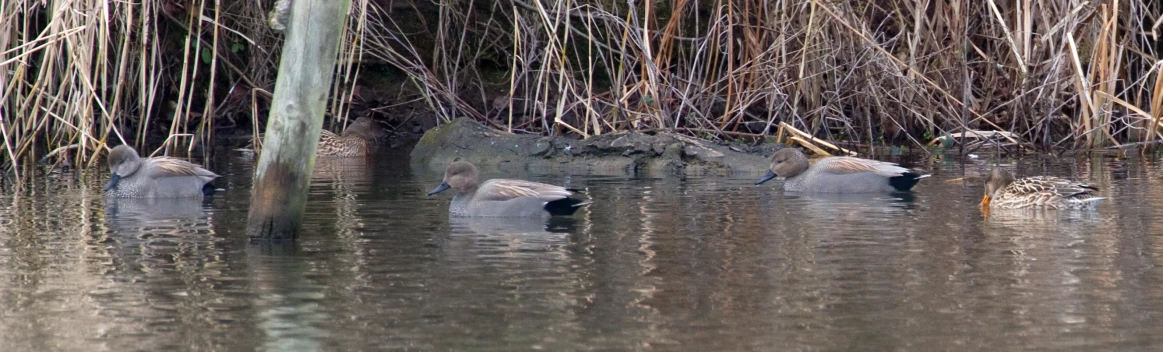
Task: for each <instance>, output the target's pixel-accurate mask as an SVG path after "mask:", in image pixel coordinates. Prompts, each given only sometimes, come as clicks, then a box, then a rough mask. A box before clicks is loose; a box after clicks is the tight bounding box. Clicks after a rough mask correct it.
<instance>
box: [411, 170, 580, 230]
mask: <svg viewBox="0 0 1163 352" xmlns="http://www.w3.org/2000/svg"><path fill="white" fill-rule="evenodd" d="M479 174H480V171H479V170H477V167H476V166H475V165H473V164H472V163H470V162H466V161H456V162H453V163H452V164H449V165H448V168H447V169H445V171H444V180H443V182H441V183H440V185H439V186H437V187H436V188H434V189H432V191H429V192H428V195H429V196H432V195H435V194H438V193H440V192H444V191H446V190H448V189H454V190H456V195H455V196H453V197H452V203H451V204H450V205H449V206H448V212H449V215H451V216H453V217H551V216H565V215H573V213H575V212H577V210H578V209H579V208H581V207H582V206H586V205H589V203H588V202H585V201H582V200H580V199H577V198H573V197H571V196H572V195H573V192H574V190H571V189H567V188H565V187H561V186H555V185H550V184H545V183H540V182H532V181H524V180H512V179H491V180H488V181H485V182H484V183H480V181H479V178H478V177H479Z"/></svg>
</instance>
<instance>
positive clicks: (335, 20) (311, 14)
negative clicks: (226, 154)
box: [247, 0, 351, 239]
mask: <svg viewBox="0 0 1163 352" xmlns="http://www.w3.org/2000/svg"><path fill="white" fill-rule="evenodd" d="M350 6H351V1H350V0H327V1H315V0H295V1H294V2H293V3H292V5H291V14H290V15H291V17H290V21H289V23H288V24H287V31H286V42H285V43H284V44H283V57H282V60H281V61H280V62H279V76H278V78H277V80H276V81H275V94H274V101H273V102H272V104H271V112H270V117H268V118H267V131H266V136H265V137H264V140H263V146H262V155H261V156H260V157H259V160H258V167H257V168H256V169H255V174H254V180H255V183H254V190H253V194H252V195H251V203H250V213H249V215H248V218H247V232H248V233H249V234H250V236H251V237H252V238H265V239H294V238H295V237H297V235H298V231H299V223H300V222H301V220H302V217H303V211H304V209H305V207H306V203H307V186H308V184H309V182H310V179H311V171H312V170H313V169H314V168H315V148H316V147H317V146H316V144H317V143H318V141H319V131H320V129H322V128H323V112H324V110H325V109H326V104H325V102H326V100H327V93H328V89H329V88H330V87H331V78H332V76H333V75H334V72H335V61H336V54H337V53H338V51H339V41H340V34H341V33H342V32H343V28H344V20H345V19H346V18H347V10H348V8H350Z"/></svg>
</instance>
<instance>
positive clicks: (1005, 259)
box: [0, 153, 1163, 351]
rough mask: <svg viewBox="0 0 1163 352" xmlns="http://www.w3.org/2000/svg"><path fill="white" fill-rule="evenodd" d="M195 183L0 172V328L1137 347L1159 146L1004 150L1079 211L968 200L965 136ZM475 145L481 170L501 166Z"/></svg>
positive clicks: (512, 343)
mask: <svg viewBox="0 0 1163 352" xmlns="http://www.w3.org/2000/svg"><path fill="white" fill-rule="evenodd" d="M210 166H211V167H212V168H214V169H215V170H216V171H218V172H219V173H221V174H223V176H224V177H223V179H222V180H220V181H219V182H218V183H219V184H220V185H221V186H224V187H226V188H228V189H229V190H228V191H227V192H225V193H223V194H219V195H216V196H214V197H212V198H210V199H207V200H205V201H181V200H119V201H116V202H113V201H107V200H105V199H103V198H102V197H101V195H100V185H101V184H102V183H103V182H104V181H105V178H106V177H107V175H106V174H105V173H103V172H102V171H97V170H95V171H93V172H85V173H78V172H65V173H59V172H52V173H47V172H43V171H42V172H41V173H42V175H39V176H38V177H37V178H36V180H37V181H36V182H35V183H34V184H33V185H31V187H27V188H25V189H23V190H19V191H18V190H15V189H12V188H11V187H9V188H6V189H5V191H4V192H3V194H0V350H4V351H25V350H43V351H51V350H84V351H128V350H256V349H257V350H499V351H510V350H553V351H559V350H667V351H679V350H681V351H725V350H767V351H785V350H920V351H933V350H990V351H992V350H1025V349H1037V350H1152V349H1158V348H1161V347H1160V346H1163V334H1160V333H1159V327H1160V326H1163V271H1161V269H1160V268H1159V266H1160V262H1161V256H1163V246H1161V243H1163V237H1161V236H1160V234H1163V216H1161V215H1160V214H1161V212H1160V211H1159V209H1163V187H1161V186H1163V178H1161V177H1163V170H1161V168H1160V167H1159V165H1157V164H1156V163H1154V162H1150V161H1141V160H1133V159H1132V160H1125V159H1121V158H1109V157H1108V158H1093V159H1081V160H1075V159H1066V160H1052V161H1044V160H1026V161H1021V162H1017V163H1016V164H1006V165H1005V166H1006V167H1016V168H1017V170H1018V171H1019V172H1018V173H1019V174H1049V175H1057V176H1064V177H1070V178H1077V179H1081V180H1084V181H1087V182H1091V183H1095V184H1097V185H1098V186H1100V187H1101V188H1102V193H1103V195H1105V196H1109V197H1111V198H1112V199H1113V200H1114V201H1110V202H1106V203H1105V204H1103V205H1101V206H1100V207H1099V208H1098V209H1097V210H1096V211H1092V212H1080V211H1074V212H1070V211H1064V212H1031V211H1022V212H994V213H993V214H990V216H989V217H988V218H986V217H984V216H983V215H982V214H981V212H980V211H979V210H978V208H977V203H978V201H979V200H980V199H981V192H982V189H981V180H980V175H981V174H982V173H983V172H984V171H985V170H986V167H987V166H988V165H987V163H986V162H984V161H978V160H967V161H964V162H962V161H951V160H947V161H939V162H935V163H933V164H932V166H931V167H929V169H930V171H931V172H933V173H934V177H933V178H930V179H926V180H924V181H923V182H922V183H921V185H920V186H918V187H917V189H916V192H915V193H914V194H912V195H904V196H902V195H876V196H812V195H798V194H784V193H783V192H782V191H780V190H779V185H780V182H779V181H775V182H770V183H768V184H765V185H763V186H758V187H757V186H753V185H752V183H753V181H754V180H755V179H756V178H758V176H760V175H736V176H731V177H721V176H700V177H687V178H679V177H672V176H666V177H657V178H652V177H642V176H623V175H613V176H603V175H565V174H556V173H555V174H538V173H526V172H514V173H513V174H512V176H519V177H521V178H528V179H533V180H539V181H545V182H552V183H558V184H568V185H569V186H570V187H573V188H579V189H584V190H585V191H586V193H585V194H584V196H583V197H586V198H589V199H590V200H592V201H593V203H594V205H593V206H591V207H589V208H587V209H583V210H582V211H580V212H578V214H576V215H575V216H573V217H571V218H559V219H553V220H552V221H550V222H548V223H546V222H540V221H497V220H456V219H451V220H450V219H449V218H448V215H447V206H448V201H449V198H450V195H446V194H441V196H439V197H426V196H425V195H424V193H425V191H427V190H428V189H431V188H432V187H434V186H436V185H437V184H438V183H439V180H440V176H441V175H440V173H439V172H438V171H436V170H428V169H416V168H418V167H413V166H409V164H408V163H407V161H406V160H403V159H399V158H392V157H383V158H377V159H374V160H367V161H360V160H355V161H344V162H326V161H320V163H319V165H318V166H317V171H316V174H315V178H314V181H313V184H312V187H311V197H310V203H309V206H308V214H307V216H306V220H305V225H304V231H303V236H302V238H301V239H300V240H299V241H298V242H297V244H293V245H263V244H258V243H251V242H250V241H248V240H247V238H246V237H247V235H246V234H245V233H244V232H243V229H244V228H245V222H246V212H247V206H248V203H249V188H250V175H251V173H252V167H253V161H252V160H251V159H249V158H247V157H243V156H241V155H236V154H229V153H223V155H219V156H217V157H216V158H215V159H214V160H213V161H212V162H210ZM499 175H500V174H499V173H498V172H496V170H491V171H489V170H486V177H494V176H499Z"/></svg>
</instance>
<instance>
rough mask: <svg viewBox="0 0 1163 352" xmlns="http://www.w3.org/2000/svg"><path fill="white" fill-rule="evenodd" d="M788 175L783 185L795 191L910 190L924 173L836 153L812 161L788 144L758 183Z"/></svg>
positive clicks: (773, 160) (779, 152)
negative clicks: (809, 161) (814, 161)
mask: <svg viewBox="0 0 1163 352" xmlns="http://www.w3.org/2000/svg"><path fill="white" fill-rule="evenodd" d="M776 177H784V178H786V181H784V183H783V189H784V190H786V191H792V192H820V193H871V192H893V191H908V190H910V189H912V188H913V186H916V185H917V182H920V180H921V179H922V178H925V177H929V175H921V174H918V173H915V172H912V171H909V169H906V168H903V167H900V166H898V165H897V164H893V163H889V162H884V161H877V160H869V159H861V158H854V157H847V156H833V157H826V158H823V159H820V161H817V162H816V163H815V164H809V163H808V157H807V156H804V153H803V152H801V151H800V150H799V149H795V148H784V149H780V150H779V151H777V152H775V154H774V155H772V156H771V169H769V170H768V171H767V175H765V176H763V178H762V179H760V180H759V181H758V182H755V184H756V185H759V184H762V183H764V182H767V181H770V180H771V179H773V178H776Z"/></svg>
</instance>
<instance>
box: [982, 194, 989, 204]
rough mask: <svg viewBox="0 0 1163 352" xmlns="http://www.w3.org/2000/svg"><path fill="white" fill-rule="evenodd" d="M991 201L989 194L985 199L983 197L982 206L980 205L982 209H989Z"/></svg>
mask: <svg viewBox="0 0 1163 352" xmlns="http://www.w3.org/2000/svg"><path fill="white" fill-rule="evenodd" d="M989 201H990V198H989V195H988V194H986V195H985V197H982V198H981V204H980V205H981V206H982V207H988V206H989Z"/></svg>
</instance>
